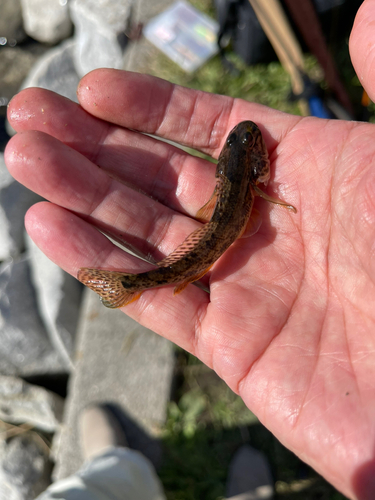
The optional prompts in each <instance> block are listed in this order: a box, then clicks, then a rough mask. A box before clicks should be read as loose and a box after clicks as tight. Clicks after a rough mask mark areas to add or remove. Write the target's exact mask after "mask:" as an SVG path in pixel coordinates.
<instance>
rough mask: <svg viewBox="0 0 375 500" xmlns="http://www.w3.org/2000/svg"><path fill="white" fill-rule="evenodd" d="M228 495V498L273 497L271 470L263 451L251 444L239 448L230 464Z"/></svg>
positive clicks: (250, 499)
mask: <svg viewBox="0 0 375 500" xmlns="http://www.w3.org/2000/svg"><path fill="white" fill-rule="evenodd" d="M226 497H227V499H228V500H229V499H230V500H265V499H267V500H270V499H271V498H273V480H272V475H271V470H270V467H269V464H268V461H267V459H266V457H265V455H264V454H263V453H262V452H261V451H258V450H256V449H254V448H252V447H251V446H249V445H243V446H241V448H240V449H239V450H237V452H236V453H235V455H234V457H233V459H232V461H231V463H230V466H229V473H228V480H227V491H226Z"/></svg>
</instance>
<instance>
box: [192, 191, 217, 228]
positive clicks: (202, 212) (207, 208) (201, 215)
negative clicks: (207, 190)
mask: <svg viewBox="0 0 375 500" xmlns="http://www.w3.org/2000/svg"><path fill="white" fill-rule="evenodd" d="M216 201H217V189H216V187H215V189H214V192H213V193H212V196H211V198H210V199H209V200H208V202H207V203H205V204H204V205H203V207H202V208H200V209H199V210H198V212H197V214H196V216H195V218H196V219H197V220H199V221H200V222H209V221H210V220H211V217H212V214H213V213H214V210H215V207H216Z"/></svg>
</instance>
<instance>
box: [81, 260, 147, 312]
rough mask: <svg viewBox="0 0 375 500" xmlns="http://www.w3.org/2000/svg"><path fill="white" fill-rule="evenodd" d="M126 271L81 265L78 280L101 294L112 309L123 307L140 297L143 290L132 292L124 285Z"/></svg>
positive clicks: (106, 304)
mask: <svg viewBox="0 0 375 500" xmlns="http://www.w3.org/2000/svg"><path fill="white" fill-rule="evenodd" d="M126 276H127V275H126V274H125V273H119V272H116V271H104V270H101V269H91V268H89V267H81V269H80V270H79V271H78V274H77V278H78V280H79V281H80V282H81V283H83V284H84V285H86V286H87V287H89V288H91V290H94V292H96V293H97V294H99V295H100V300H101V301H102V303H103V305H104V306H106V307H109V308H111V309H116V308H117V307H123V306H126V305H128V304H130V303H131V302H134V301H135V300H137V299H139V297H140V296H141V294H142V292H139V291H136V292H130V291H128V290H126V288H125V287H124V285H123V281H124V278H126Z"/></svg>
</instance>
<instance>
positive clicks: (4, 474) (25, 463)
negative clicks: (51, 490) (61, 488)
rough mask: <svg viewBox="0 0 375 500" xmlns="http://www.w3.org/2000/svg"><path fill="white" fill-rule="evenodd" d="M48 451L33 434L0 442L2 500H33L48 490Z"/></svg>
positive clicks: (0, 488)
mask: <svg viewBox="0 0 375 500" xmlns="http://www.w3.org/2000/svg"><path fill="white" fill-rule="evenodd" d="M46 448H47V447H46V446H45V447H44V448H42V446H41V445H40V444H39V442H37V441H36V440H35V438H34V436H33V434H32V433H27V434H24V435H22V436H17V437H13V438H12V439H10V441H9V442H7V441H5V440H4V441H1V442H0V498H1V499H6V500H33V499H34V498H35V496H36V495H39V493H41V492H42V491H44V490H45V489H46V488H47V486H48V484H49V480H48V471H49V468H50V467H49V463H48V454H47V450H46Z"/></svg>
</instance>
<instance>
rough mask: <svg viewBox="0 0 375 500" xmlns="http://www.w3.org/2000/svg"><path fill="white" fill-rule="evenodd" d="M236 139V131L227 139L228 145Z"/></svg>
mask: <svg viewBox="0 0 375 500" xmlns="http://www.w3.org/2000/svg"><path fill="white" fill-rule="evenodd" d="M236 139H237V136H236V134H235V133H233V134H230V136H229V137H228V139H227V144H228V146H231V145H232V144H233V143H234V142H235V141H236Z"/></svg>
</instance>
